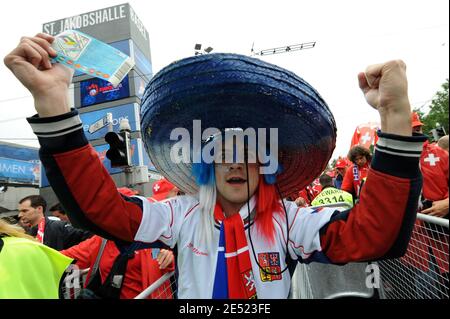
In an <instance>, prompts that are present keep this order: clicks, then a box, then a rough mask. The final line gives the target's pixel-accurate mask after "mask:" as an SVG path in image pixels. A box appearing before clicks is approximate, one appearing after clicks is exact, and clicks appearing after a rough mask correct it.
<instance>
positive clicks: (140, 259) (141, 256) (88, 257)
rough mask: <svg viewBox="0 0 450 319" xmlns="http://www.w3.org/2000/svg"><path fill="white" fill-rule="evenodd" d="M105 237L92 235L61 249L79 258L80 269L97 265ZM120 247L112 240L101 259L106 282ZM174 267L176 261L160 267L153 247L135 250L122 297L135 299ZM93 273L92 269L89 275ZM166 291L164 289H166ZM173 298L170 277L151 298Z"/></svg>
mask: <svg viewBox="0 0 450 319" xmlns="http://www.w3.org/2000/svg"><path fill="white" fill-rule="evenodd" d="M101 242H102V238H101V237H99V236H92V237H91V238H89V239H87V240H85V241H83V242H81V243H80V244H78V245H76V246H72V247H70V248H69V249H66V250H62V251H61V253H62V254H64V255H66V256H68V257H71V258H73V259H75V260H76V264H77V266H78V267H80V269H86V268H91V270H92V268H93V266H94V263H95V259H96V258H97V253H98V251H99V249H100V245H101ZM119 254H120V251H119V249H118V248H117V246H116V244H115V243H114V242H113V241H111V240H108V242H107V243H106V246H105V249H104V251H103V254H102V257H101V259H100V265H99V271H100V278H101V281H102V283H103V282H105V280H106V278H107V277H108V274H109V272H110V271H111V267H112V265H113V263H114V261H115V259H116V258H117V256H119ZM173 270H174V264H172V265H170V266H169V267H167V268H166V269H164V270H160V269H159V265H158V262H157V261H156V260H154V259H152V252H151V249H141V250H137V251H136V252H135V255H134V257H133V258H132V259H130V260H129V261H128V264H127V271H126V273H125V280H124V282H123V286H122V291H121V294H120V298H121V299H132V298H134V297H136V296H137V295H138V294H140V293H141V292H142V291H143V290H144V289H145V288H147V287H148V286H150V285H151V284H152V283H153V282H155V281H156V280H158V279H159V278H160V277H161V276H162V275H163V274H164V273H166V272H170V271H173ZM90 275H91V273H90V272H89V274H88V278H89V276H90ZM162 292H164V293H162ZM152 298H158V299H162V298H164V299H172V290H171V288H170V282H169V281H166V282H165V283H164V284H162V285H161V286H160V287H159V288H158V289H157V290H156V291H154V292H153V293H152V294H151V295H150V296H149V299H152Z"/></svg>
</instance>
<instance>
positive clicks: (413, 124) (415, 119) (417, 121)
mask: <svg viewBox="0 0 450 319" xmlns="http://www.w3.org/2000/svg"><path fill="white" fill-rule="evenodd" d="M416 126H423V123H422V122H420V117H419V114H417V113H416V112H412V113H411V127H416Z"/></svg>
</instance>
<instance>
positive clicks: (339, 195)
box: [311, 187, 353, 207]
mask: <svg viewBox="0 0 450 319" xmlns="http://www.w3.org/2000/svg"><path fill="white" fill-rule="evenodd" d="M334 203H348V204H350V205H351V206H352V207H353V197H352V194H350V193H349V192H346V191H343V190H340V189H337V188H334V187H327V188H325V189H324V190H323V191H322V192H320V194H319V195H317V196H316V198H314V200H313V201H312V202H311V206H317V205H324V204H334Z"/></svg>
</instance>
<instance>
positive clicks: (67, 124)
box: [30, 114, 82, 136]
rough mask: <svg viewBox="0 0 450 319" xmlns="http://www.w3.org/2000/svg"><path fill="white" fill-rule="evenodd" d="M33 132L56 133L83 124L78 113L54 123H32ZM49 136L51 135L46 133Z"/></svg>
mask: <svg viewBox="0 0 450 319" xmlns="http://www.w3.org/2000/svg"><path fill="white" fill-rule="evenodd" d="M30 125H31V128H32V129H33V132H34V133H35V134H36V135H38V134H39V133H43V134H47V133H56V132H60V131H65V130H67V129H69V128H72V127H75V126H77V125H79V126H81V125H82V123H81V119H80V116H79V115H78V114H76V115H74V116H72V117H69V118H67V119H64V120H61V121H58V122H52V123H30ZM46 136H49V135H46Z"/></svg>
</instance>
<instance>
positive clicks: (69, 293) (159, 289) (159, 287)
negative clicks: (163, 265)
mask: <svg viewBox="0 0 450 319" xmlns="http://www.w3.org/2000/svg"><path fill="white" fill-rule="evenodd" d="M88 272H89V268H87V269H78V268H77V267H71V269H69V271H68V274H67V275H66V277H65V279H64V282H63V285H62V287H61V292H62V298H64V299H77V297H78V296H79V295H80V292H81V289H82V287H84V284H85V282H86V277H87V274H88ZM174 275H175V272H174V271H172V272H170V273H165V274H164V275H162V276H161V277H160V278H159V279H158V280H156V281H155V282H153V283H152V284H151V285H150V286H149V287H147V288H146V289H144V290H143V291H142V292H141V293H140V294H139V295H137V296H136V297H135V298H134V299H147V298H148V297H149V296H150V298H151V299H175V298H176V293H177V288H176V283H175V280H174Z"/></svg>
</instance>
